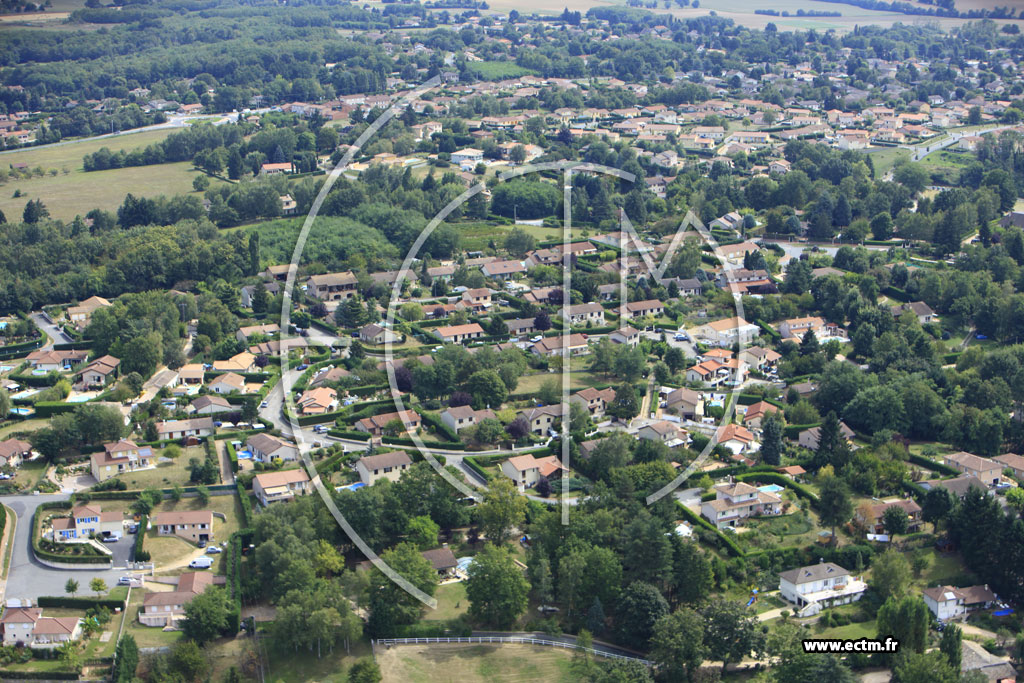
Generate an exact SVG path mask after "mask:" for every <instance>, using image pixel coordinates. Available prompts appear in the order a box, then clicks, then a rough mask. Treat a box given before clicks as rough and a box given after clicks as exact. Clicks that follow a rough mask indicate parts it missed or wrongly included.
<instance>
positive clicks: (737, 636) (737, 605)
mask: <svg viewBox="0 0 1024 683" xmlns="http://www.w3.org/2000/svg"><path fill="white" fill-rule="evenodd" d="M701 614H703V616H704V642H705V643H707V646H708V657H709V658H710V659H715V660H719V661H721V662H722V673H723V674H724V673H725V670H726V668H727V667H728V666H729V664H734V663H736V662H739V661H740V660H742V659H743V658H744V657H747V656H749V655H750V653H752V652H753V653H760V651H761V649H762V647H763V645H764V635H763V634H762V632H761V628H760V624H759V622H758V621H757V617H752V616H750V614H749V612H748V611H747V608H746V606H744V604H743V603H742V602H738V601H734V600H724V599H720V600H715V601H714V602H712V603H711V604H709V605H708V606H707V607H705V608H704V610H703V611H702V612H701Z"/></svg>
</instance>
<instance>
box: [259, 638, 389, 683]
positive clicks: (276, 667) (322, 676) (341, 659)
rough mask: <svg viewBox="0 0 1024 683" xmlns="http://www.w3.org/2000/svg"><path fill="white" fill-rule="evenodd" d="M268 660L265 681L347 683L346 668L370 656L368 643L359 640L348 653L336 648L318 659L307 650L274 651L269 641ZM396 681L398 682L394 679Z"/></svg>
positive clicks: (364, 640)
mask: <svg viewBox="0 0 1024 683" xmlns="http://www.w3.org/2000/svg"><path fill="white" fill-rule="evenodd" d="M267 647H268V648H269V652H268V653H267V654H268V661H269V663H270V671H269V675H268V677H267V678H268V680H272V681H281V682H282V683H305V681H320V683H328V682H331V683H345V681H347V680H348V673H347V672H348V669H349V668H350V667H351V666H352V665H353V664H355V663H356V661H358V660H359V659H361V658H363V657H369V656H371V654H372V652H371V650H370V643H369V641H368V640H366V639H363V640H359V641H357V642H355V643H353V644H352V651H351V653H348V654H346V652H345V648H344V647H340V646H336V647H335V648H334V652H327V651H324V652H322V653H321V655H322V656H321V657H319V658H318V657H317V656H316V652H315V651H314V652H309V651H308V650H301V651H298V652H296V651H294V650H286V649H283V648H277V647H275V646H274V645H273V642H272V641H268V643H267ZM384 680H385V681H387V680H388V679H387V678H386V677H385V679H384ZM396 681H397V679H396Z"/></svg>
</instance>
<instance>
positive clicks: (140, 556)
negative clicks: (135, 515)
mask: <svg viewBox="0 0 1024 683" xmlns="http://www.w3.org/2000/svg"><path fill="white" fill-rule="evenodd" d="M148 526H149V515H142V518H141V519H139V530H138V531H137V532H136V533H135V554H134V555H133V558H134V559H135V561H136V562H149V559H150V558H149V552H148V551H146V550H144V549H143V548H142V544H143V542H144V541H145V538H146V528H147V527H148Z"/></svg>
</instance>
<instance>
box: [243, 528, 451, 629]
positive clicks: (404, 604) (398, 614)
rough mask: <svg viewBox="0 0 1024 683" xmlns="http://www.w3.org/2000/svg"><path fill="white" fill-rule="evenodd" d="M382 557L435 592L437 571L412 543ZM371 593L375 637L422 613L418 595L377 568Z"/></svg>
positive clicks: (408, 578) (369, 625)
mask: <svg viewBox="0 0 1024 683" xmlns="http://www.w3.org/2000/svg"><path fill="white" fill-rule="evenodd" d="M264 545H265V544H264ZM261 547H263V546H261ZM380 557H381V559H382V560H384V562H385V563H387V565H388V566H389V567H391V568H392V569H394V570H395V571H396V572H398V574H399V575H400V576H401V577H402V578H404V579H405V580H406V581H408V582H409V583H411V584H412V585H413V586H415V587H416V588H418V589H419V590H421V591H423V592H424V593H426V594H427V595H433V594H434V592H435V591H436V590H437V572H436V571H434V567H433V565H431V564H430V561H429V560H427V559H426V558H425V557H423V555H421V554H420V551H419V549H418V548H417V547H416V546H414V545H413V544H411V543H399V544H398V545H396V546H395V547H394V548H391V549H389V550H386V551H384V552H383V553H382V554H381V556H380ZM368 594H369V596H370V599H369V609H370V619H369V621H368V623H367V628H368V630H369V632H370V633H371V634H372V635H373V637H375V638H380V637H384V636H388V635H393V633H394V629H395V628H396V627H397V626H400V625H402V624H412V623H414V622H415V621H416V620H417V619H419V617H420V611H421V608H422V603H421V602H420V601H419V599H417V598H416V597H415V596H414V595H412V594H410V593H408V592H407V591H406V590H405V588H403V587H402V586H400V585H398V584H396V583H395V582H393V581H392V580H391V579H390V578H389V577H387V576H385V575H384V574H383V573H381V572H380V571H379V570H377V569H374V570H373V571H372V572H371V576H370V587H369V593H368Z"/></svg>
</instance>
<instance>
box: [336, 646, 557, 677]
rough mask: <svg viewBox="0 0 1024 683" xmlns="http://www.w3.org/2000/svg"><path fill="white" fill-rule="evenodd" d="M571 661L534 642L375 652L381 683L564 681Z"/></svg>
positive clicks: (553, 650)
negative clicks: (528, 643)
mask: <svg viewBox="0 0 1024 683" xmlns="http://www.w3.org/2000/svg"><path fill="white" fill-rule="evenodd" d="M571 662H572V652H571V651H570V650H561V649H555V648H550V647H542V646H533V645H456V644H453V645H447V644H437V645H434V644H432V645H429V646H428V645H401V646H396V647H392V648H391V649H389V650H384V651H381V652H378V653H377V663H378V664H379V665H380V668H381V673H382V674H383V675H384V678H383V680H384V683H399V682H401V683H421V682H422V683H456V682H457V683H477V682H479V683H484V682H486V683H506V682H508V683H511V682H513V681H547V682H551V683H561V682H562V681H565V682H566V683H568V682H569V681H575V680H577V679H576V678H575V677H574V676H573V675H572V673H571V672H570V664H571ZM331 680H334V679H331Z"/></svg>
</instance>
